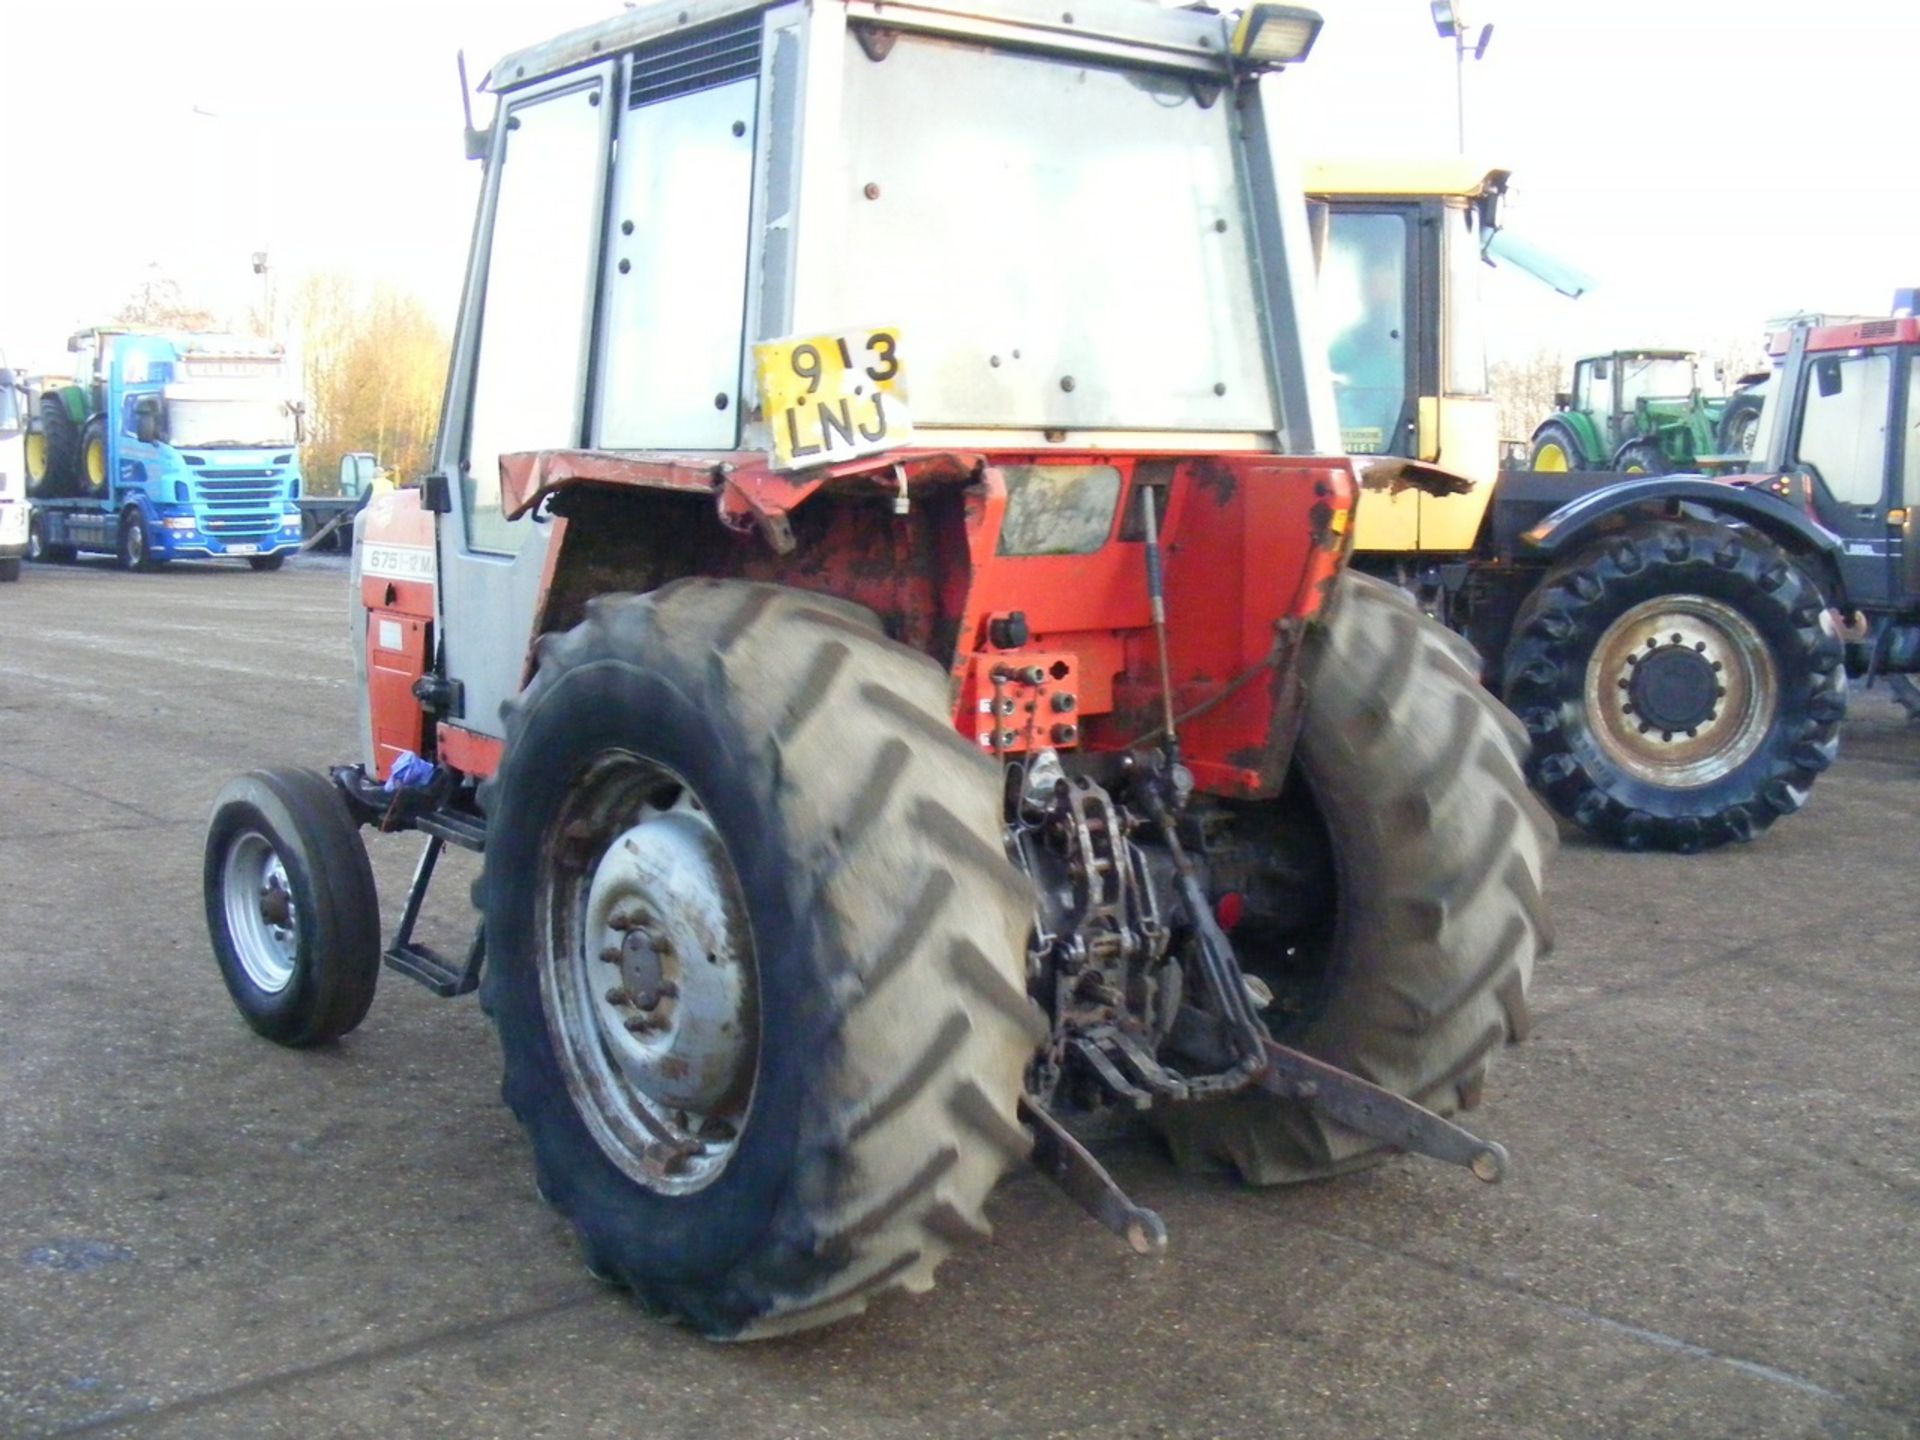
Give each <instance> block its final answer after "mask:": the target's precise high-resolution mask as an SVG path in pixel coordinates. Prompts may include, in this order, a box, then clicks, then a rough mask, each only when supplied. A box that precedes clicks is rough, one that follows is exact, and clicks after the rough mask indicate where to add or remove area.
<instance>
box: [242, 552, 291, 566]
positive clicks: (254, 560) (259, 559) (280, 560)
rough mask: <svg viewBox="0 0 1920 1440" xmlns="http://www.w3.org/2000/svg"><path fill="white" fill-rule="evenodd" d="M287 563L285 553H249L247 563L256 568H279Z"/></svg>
mask: <svg viewBox="0 0 1920 1440" xmlns="http://www.w3.org/2000/svg"><path fill="white" fill-rule="evenodd" d="M286 563H287V557H286V556H285V555H249V556H248V557H247V564H248V566H249V567H250V568H252V569H254V570H278V569H279V568H280V567H281V566H282V565H284V564H286Z"/></svg>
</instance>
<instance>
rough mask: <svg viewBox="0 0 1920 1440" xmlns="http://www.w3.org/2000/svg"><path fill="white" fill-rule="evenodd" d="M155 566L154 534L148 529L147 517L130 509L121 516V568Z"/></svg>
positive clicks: (149, 568) (139, 568)
mask: <svg viewBox="0 0 1920 1440" xmlns="http://www.w3.org/2000/svg"><path fill="white" fill-rule="evenodd" d="M153 567H154V558H153V536H152V534H151V533H150V532H149V531H148V529H147V517H146V516H144V515H142V514H141V513H140V512H139V511H138V510H134V509H129V510H127V511H125V512H124V513H123V514H122V515H121V516H120V568H121V569H122V570H151V569H153Z"/></svg>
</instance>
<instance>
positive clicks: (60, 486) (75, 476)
mask: <svg viewBox="0 0 1920 1440" xmlns="http://www.w3.org/2000/svg"><path fill="white" fill-rule="evenodd" d="M40 433H41V436H42V438H43V440H44V441H45V447H46V448H45V452H44V453H45V456H46V478H45V479H44V480H43V481H42V483H41V487H40V493H41V494H43V495H45V496H46V497H48V498H49V499H52V498H56V497H59V496H65V495H78V494H79V493H80V426H79V424H78V422H76V421H75V420H74V418H73V416H71V415H70V414H68V413H67V407H66V406H65V405H64V404H62V403H61V400H60V397H59V396H58V395H46V396H43V397H42V398H41V400H40Z"/></svg>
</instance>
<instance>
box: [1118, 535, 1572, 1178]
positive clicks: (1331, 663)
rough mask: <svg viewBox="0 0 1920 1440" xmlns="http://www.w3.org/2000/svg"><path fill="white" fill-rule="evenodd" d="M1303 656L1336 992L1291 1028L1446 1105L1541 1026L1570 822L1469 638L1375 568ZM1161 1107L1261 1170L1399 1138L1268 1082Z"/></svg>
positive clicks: (1309, 758)
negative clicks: (1550, 887)
mask: <svg viewBox="0 0 1920 1440" xmlns="http://www.w3.org/2000/svg"><path fill="white" fill-rule="evenodd" d="M1306 665H1307V670H1306V675H1307V677H1308V680H1309V684H1308V688H1307V694H1308V697H1309V698H1308V702H1307V713H1306V717H1305V721H1304V724H1303V728H1302V730H1301V734H1300V743H1299V752H1298V760H1297V764H1298V776H1299V778H1300V779H1302V780H1304V782H1305V785H1306V789H1307V792H1308V794H1309V795H1310V796H1311V799H1312V802H1313V806H1314V809H1315V810H1316V811H1317V814H1318V820H1319V823H1320V825H1321V826H1322V827H1323V828H1324V831H1325V834H1326V836H1327V839H1328V841H1329V842H1330V848H1331V851H1332V859H1333V873H1334V877H1335V879H1334V889H1335V900H1334V913H1333V915H1332V916H1331V923H1329V924H1327V925H1325V926H1324V927H1322V929H1321V930H1320V932H1319V938H1318V939H1316V940H1313V941H1310V942H1308V943H1309V944H1310V945H1312V946H1314V947H1317V948H1324V951H1325V952H1326V953H1325V954H1324V957H1323V958H1324V960H1325V962H1326V963H1325V965H1324V970H1325V973H1326V974H1327V975H1328V976H1330V977H1331V989H1330V991H1329V993H1328V994H1327V995H1326V997H1325V999H1324V1002H1323V1003H1322V1004H1321V1005H1319V1006H1318V1008H1317V1013H1315V1014H1314V1015H1313V1016H1312V1018H1311V1019H1309V1020H1308V1021H1307V1022H1306V1024H1305V1026H1304V1028H1300V1029H1297V1030H1289V1031H1285V1032H1278V1031H1277V1032H1276V1038H1278V1039H1280V1040H1281V1041H1282V1042H1283V1043H1285V1044H1288V1045H1292V1046H1295V1047H1296V1048H1298V1049H1301V1050H1304V1051H1306V1052H1308V1053H1309V1054H1312V1055H1315V1056H1318V1057H1319V1058H1320V1059H1323V1060H1326V1061H1329V1062H1331V1063H1332V1064H1335V1065H1339V1066H1341V1067H1343V1068H1345V1069H1348V1070H1351V1071H1353V1072H1355V1073H1356V1074H1360V1075H1364V1076H1366V1077H1367V1078H1368V1079H1370V1080H1373V1081H1375V1082H1376V1083H1378V1084H1381V1085H1384V1086H1386V1087H1387V1088H1388V1089H1390V1090H1394V1091H1396V1092H1398V1093H1399V1094H1402V1095H1406V1096H1409V1097H1410V1098H1412V1099H1414V1100H1417V1101H1419V1102H1420V1103H1421V1104H1422V1105H1425V1106H1427V1107H1428V1108H1430V1109H1432V1110H1434V1111H1437V1112H1438V1113H1440V1114H1443V1115H1447V1114H1453V1113H1455V1112H1457V1111H1460V1110H1466V1109H1471V1108H1472V1107H1473V1106H1474V1105H1476V1104H1477V1103H1478V1102H1479V1100H1480V1096H1481V1090H1482V1086H1483V1084H1484V1082H1485V1079H1486V1075H1487V1071H1488V1069H1489V1067H1490V1066H1491V1065H1492V1063H1493V1059H1494V1056H1495V1055H1496V1054H1497V1053H1498V1052H1499V1050H1500V1048H1501V1046H1502V1044H1504V1043H1505V1042H1506V1041H1507V1040H1509V1039H1514V1040H1518V1039H1521V1038H1523V1037H1524V1036H1525V1034H1526V1031H1527V1029H1528V1024H1529V1021H1528V1012H1527V986H1528V983H1529V980H1530V978H1531V976H1532V973H1533V966H1534V962H1535V961H1536V960H1537V959H1538V958H1539V957H1540V956H1542V955H1545V954H1546V953H1547V951H1548V950H1549V949H1550V948H1551V946H1552V933H1551V928H1550V926H1549V923H1548V920H1547V915H1546V911H1545V908H1544V906H1543V904H1542V900H1541V882H1542V874H1543V871H1544V868H1545V866H1546V863H1547V860H1548V859H1549V857H1550V856H1551V855H1552V853H1553V850H1554V847H1555V845H1556V844H1557V843H1558V839H1557V831H1556V830H1555V827H1554V824H1553V820H1552V818H1551V817H1550V816H1549V815H1548V814H1547V813H1546V811H1545V810H1544V809H1543V808H1542V807H1541V805H1540V803H1539V802H1538V801H1537V800H1536V799H1535V798H1534V797H1533V796H1532V794H1530V793H1529V792H1528V790H1527V785H1526V780H1525V778H1524V776H1523V775H1522V773H1521V760H1522V757H1523V756H1524V755H1525V753H1526V736H1525V733H1524V732H1523V731H1522V730H1521V729H1520V727H1519V725H1518V724H1517V723H1516V722H1515V721H1514V719H1513V717H1512V716H1510V715H1508V714H1507V713H1506V712H1505V711H1504V710H1503V709H1501V707H1500V705H1499V703H1498V702H1497V701H1495V700H1494V699H1493V697H1492V696H1491V695H1489V694H1488V693H1487V691H1486V690H1485V688H1484V687H1483V686H1482V685H1481V684H1480V679H1479V671H1480V662H1479V657H1478V656H1476V655H1475V654H1474V652H1473V650H1472V648H1471V647H1470V646H1468V645H1467V643H1466V642H1465V641H1464V640H1462V639H1460V638H1459V637H1458V636H1456V635H1454V634H1452V633H1451V632H1449V631H1447V630H1444V629H1442V628H1441V627H1440V626H1439V625H1437V624H1435V623H1434V622H1433V621H1432V620H1429V619H1428V618H1427V617H1426V616H1424V615H1422V614H1421V613H1420V611H1419V609H1418V607H1417V606H1416V605H1415V603H1414V601H1413V599H1412V598H1411V597H1409V596H1408V595H1407V594H1406V593H1405V592H1403V591H1401V590H1399V589H1398V588H1396V587H1394V586H1391V585H1388V584H1385V583H1384V582H1382V581H1379V580H1375V579H1372V578H1370V577H1368V576H1364V575H1359V574H1355V573H1353V572H1351V571H1349V572H1348V573H1347V574H1346V575H1344V576H1343V577H1342V579H1341V582H1340V594H1339V596H1338V597H1337V599H1336V601H1335V607H1334V612H1333V616H1332V621H1331V623H1330V625H1328V626H1326V627H1324V628H1322V629H1318V630H1316V631H1315V638H1314V640H1313V641H1312V642H1311V649H1310V652H1309V654H1308V656H1307V658H1306ZM1248 958H1249V960H1250V961H1251V960H1252V958H1253V957H1251V956H1249V957H1248ZM1155 1121H1156V1124H1157V1125H1158V1126H1159V1128H1160V1129H1161V1131H1162V1133H1163V1134H1165V1136H1166V1138H1167V1140H1168V1142H1169V1144H1170V1145H1171V1147H1172V1149H1173V1153H1174V1158H1175V1160H1176V1161H1178V1162H1179V1163H1180V1164H1181V1166H1182V1168H1190V1169H1201V1168H1217V1167H1218V1166H1219V1165H1221V1164H1226V1165H1230V1166H1231V1167H1232V1168H1233V1169H1235V1170H1237V1171H1238V1172H1239V1173H1240V1175H1241V1177H1242V1178H1244V1179H1245V1180H1247V1181H1248V1182H1250V1183H1252V1184H1256V1185H1273V1184H1281V1183H1287V1182H1292V1181H1301V1180H1315V1179H1319V1178H1322V1177H1324V1176H1328V1175H1337V1174H1340V1173H1342V1172H1344V1171H1348V1170H1355V1169H1359V1168H1360V1167H1362V1166H1366V1165H1371V1164H1375V1163H1377V1162H1379V1161H1381V1160H1383V1159H1386V1158H1387V1157H1388V1156H1389V1155H1390V1154H1392V1153H1394V1152H1391V1151H1388V1150H1386V1149H1383V1148H1382V1147H1381V1145H1380V1143H1379V1142H1378V1141H1377V1140H1372V1139H1369V1138H1367V1137H1365V1136H1361V1135H1357V1134H1355V1133H1354V1132H1352V1131H1350V1130H1347V1129H1345V1128H1343V1127H1342V1126H1340V1125H1338V1124H1336V1123H1334V1122H1332V1121H1330V1120H1327V1119H1326V1118H1324V1117H1323V1116H1322V1115H1320V1114H1319V1113H1318V1112H1317V1111H1314V1110H1312V1109H1310V1108H1308V1107H1307V1106H1305V1105H1302V1104H1300V1103H1298V1102H1296V1101H1287V1100H1280V1099H1277V1098H1274V1097H1272V1096H1270V1095H1266V1094H1264V1093H1262V1094H1249V1095H1242V1096H1237V1097H1234V1098H1232V1099H1227V1100H1220V1101H1213V1102H1208V1103H1204V1104H1186V1105H1174V1106H1168V1107H1165V1108H1163V1109H1162V1110H1160V1111H1158V1112H1156V1116H1155Z"/></svg>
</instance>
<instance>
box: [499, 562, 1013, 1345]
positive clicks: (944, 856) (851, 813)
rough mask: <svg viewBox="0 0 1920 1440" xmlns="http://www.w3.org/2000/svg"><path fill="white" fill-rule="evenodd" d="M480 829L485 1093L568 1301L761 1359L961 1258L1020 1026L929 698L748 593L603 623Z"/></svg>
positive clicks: (1000, 920)
mask: <svg viewBox="0 0 1920 1440" xmlns="http://www.w3.org/2000/svg"><path fill="white" fill-rule="evenodd" d="M484 801H485V804H486V807H487V811H488V845H487V858H486V872H485V875H484V877H483V880H482V889H481V893H482V896H483V898H484V904H485V910H486V929H487V949H488V966H487V972H486V978H485V982H484V983H485V986H486V992H485V997H484V998H485V999H486V1002H487V1005H488V1008H489V1009H490V1010H491V1012H492V1014H493V1017H494V1022H495V1024H496V1025H497V1026H498V1028H499V1032H500V1044H501V1049H502V1051H503V1055H504V1060H505V1079H504V1082H503V1086H502V1089H503V1093H504V1095H505V1098H506V1100H507V1103H508V1104H509V1105H510V1106H511V1107H512V1109H513V1111H514V1113H515V1114H516V1115H517V1116H518V1117H519V1119H520V1121H521V1123H522V1124H523V1125H524V1126H525V1127H526V1130H527V1135H528V1138H529V1140H530V1142H531V1144H532V1147H533V1152H534V1165H535V1169H536V1172H537V1178H538V1181H539V1186H540V1190H541V1193H542V1194H544V1195H545V1196H546V1197H547V1198H548V1200H549V1201H550V1202H551V1203H552V1204H553V1205H554V1206H555V1208H556V1209H558V1210H559V1211H560V1212H561V1213H562V1214H564V1215H565V1216H566V1217H567V1218H568V1219H569V1220H570V1221H571V1222H572V1224H573V1226H574V1228H575V1230H576V1232H577V1233H578V1235H579V1237H580V1241H581V1245H582V1247H583V1249H584V1251H585V1254H586V1260H587V1264H588V1267H589V1268H590V1269H591V1270H592V1271H593V1272H594V1273H595V1274H596V1275H600V1276H602V1277H603V1278H606V1279H609V1280H612V1281H615V1282H617V1283H620V1284H624V1285H627V1286H629V1287H631V1288H632V1289H633V1290H634V1291H635V1292H636V1294H637V1295H638V1297H639V1298H640V1300H641V1302H642V1303H643V1304H644V1305H646V1306H647V1307H648V1308H649V1309H651V1310H654V1311H656V1312H660V1313H665V1314H668V1315H672V1316H675V1317H678V1318H681V1319H684V1320H686V1321H688V1322H690V1323H691V1324H693V1325H694V1326H695V1327H696V1328H698V1329H700V1330H701V1331H703V1332H705V1333H707V1334H710V1335H717V1336H737V1337H749V1336H762V1335H769V1334H775V1333H779V1332H781V1331H787V1330H797V1329H802V1328H806V1327H808V1326H813V1325H819V1324H825V1323H827V1322H828V1321H831V1320H835V1319H838V1318H840V1317H842V1316H845V1315H851V1314H854V1313H856V1312H858V1311H859V1310H861V1309H864V1308H865V1306H866V1304H867V1302H868V1301H869V1300H870V1299H871V1298H873V1297H874V1296H875V1295H878V1294H881V1293H883V1292H885V1291H888V1290H893V1289H907V1290H924V1289H926V1288H927V1287H928V1286H929V1285H930V1284H931V1283H932V1277H933V1271H934V1268H935V1267H936V1266H937V1265H938V1264H939V1263H940V1262H941V1260H942V1259H944V1258H945V1257H946V1255H947V1254H948V1252H949V1251H950V1250H951V1249H952V1248H953V1246H954V1245H955V1244H956V1243H957V1242H958V1241H960V1240H962V1239H964V1238H965V1237H967V1236H969V1235H980V1234H984V1233H986V1232H987V1230H988V1226H987V1222H986V1219H985V1216H984V1215H983V1213H982V1202H983V1201H984V1200H985V1198H986V1194H987V1192H988V1190H989V1189H991V1188H992V1186H993V1184H994V1182H995V1181H996V1180H997V1179H998V1178H999V1176H1000V1175H1001V1174H1002V1173H1003V1172H1004V1171H1005V1170H1006V1169H1007V1167H1008V1166H1010V1165H1012V1164H1014V1163H1015V1162H1017V1161H1018V1160H1019V1159H1021V1158H1022V1157H1023V1156H1024V1155H1025V1154H1026V1151H1027V1149H1028V1144H1029V1140H1028V1136H1027V1134H1026V1132H1025V1131H1024V1130H1023V1129H1022V1128H1021V1127H1020V1126H1019V1124H1018V1123H1017V1122H1016V1120H1015V1107H1016V1104H1017V1102H1018V1099H1019V1095H1020V1090H1021V1081H1022V1075H1023V1072H1024V1069H1025V1067H1026V1064H1027V1062H1028V1060H1029V1059H1030V1058H1031V1056H1032V1054H1033V1052H1034V1050H1035V1048H1036V1046H1037V1045H1038V1044H1039V1043H1040V1042H1041V1041H1042V1040H1043V1039H1044V1037H1045V1026H1044V1023H1043V1022H1042V1021H1041V1018H1040V1016H1039V1013H1038V1010H1037V1008H1036V1007H1034V1006H1033V1004H1032V1003H1031V1002H1030V1001H1029V1000H1028V998H1027V996H1026V992H1025V984H1024V956H1025V948H1026V937H1027V931H1028V928H1029V925H1030V923H1031V915H1032V895H1031V892H1030V891H1029V890H1028V889H1027V888H1026V885H1025V882H1024V881H1023V880H1022V879H1021V878H1020V877H1019V875H1018V873H1017V872H1016V871H1015V870H1014V869H1013V868H1012V867H1011V866H1010V865H1009V863H1008V862H1007V860H1006V858H1005V854H1004V851H1003V850H1002V848H1001V841H1000V828H1001V815H1000V782H999V778H998V776H997V774H996V773H995V770H994V767H993V766H992V765H991V764H990V763H989V762H988V761H987V760H986V759H985V758H984V757H982V756H980V755H979V754H978V753H977V752H975V751H974V750H973V748H972V747H971V746H969V745H967V744H966V742H965V741H963V740H962V739H961V738H960V737H959V736H958V734H957V733H956V732H955V731H954V730H953V728H952V723H951V718H950V710H949V702H948V699H947V687H946V677H945V675H944V674H943V672H942V671H941V670H940V668H939V666H938V665H936V664H934V663H933V662H932V661H930V660H928V659H927V658H926V657H925V656H924V655H921V654H919V653H918V652H916V651H912V650H909V649H906V648H905V647H902V646H899V645H895V644H893V643H891V642H890V641H888V640H887V639H886V638H885V637H884V636H883V635H882V634H881V633H880V630H879V628H878V625H877V623H876V622H875V620H874V617H873V616H872V615H871V614H870V613H869V612H867V611H864V610H859V609H857V608H855V607H852V606H849V605H845V604H843V603H841V602H838V601H835V600H832V599H828V598H825V597H820V596H814V595H807V594H804V593H800V592H796V591H791V590H787V589H783V588H780V587H776V586H769V585H754V584H745V583H738V582H713V581H697V580H696V581H683V582H680V583H677V584H673V585H669V586H667V587H664V588H663V589H661V590H658V591H655V592H653V593H651V594H648V595H643V596H610V597H604V598H602V599H600V600H597V601H595V602H593V603H592V604H591V605H589V607H588V611H587V618H586V619H585V620H584V621H583V622H582V623H581V624H580V625H578V626H576V627H575V628H574V629H572V630H571V631H568V632H567V633H565V634H564V635H556V636H550V637H547V638H546V639H544V640H543V641H542V642H541V644H540V647H539V669H538V673H537V675H536V677H535V679H534V681H533V683H532V685H531V686H529V688H528V690H527V692H526V693H525V695H524V696H523V697H522V698H521V699H520V700H519V701H517V702H515V703H514V704H513V705H512V707H511V709H510V712H509V714H508V717H507V752H506V758H505V760H504V762H503V764H502V768H501V770H500V773H499V775H498V777H497V779H496V780H495V781H494V782H493V783H492V784H490V785H489V786H488V787H487V788H486V791H485V795H484Z"/></svg>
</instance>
